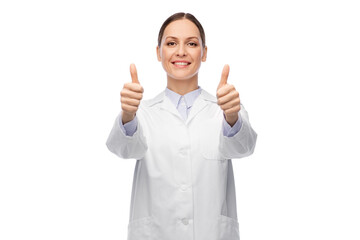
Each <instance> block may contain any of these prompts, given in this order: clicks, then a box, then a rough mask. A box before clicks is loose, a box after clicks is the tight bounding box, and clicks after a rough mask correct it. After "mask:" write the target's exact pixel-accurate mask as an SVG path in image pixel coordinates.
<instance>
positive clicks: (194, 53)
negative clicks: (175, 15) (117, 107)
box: [120, 19, 240, 126]
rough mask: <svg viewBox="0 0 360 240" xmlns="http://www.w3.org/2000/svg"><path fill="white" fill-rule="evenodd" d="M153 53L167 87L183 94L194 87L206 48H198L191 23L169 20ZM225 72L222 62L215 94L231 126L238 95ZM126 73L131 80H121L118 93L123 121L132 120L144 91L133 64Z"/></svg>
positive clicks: (236, 110)
mask: <svg viewBox="0 0 360 240" xmlns="http://www.w3.org/2000/svg"><path fill="white" fill-rule="evenodd" d="M156 54H157V58H158V60H159V61H160V62H161V63H162V66H163V68H164V70H165V72H166V74H167V87H168V88H169V89H170V90H172V91H174V92H176V93H178V94H180V95H185V94H186V93H189V92H191V91H193V90H196V89H197V88H198V73H199V69H200V66H201V62H205V61H206V57H207V47H206V46H205V47H202V40H201V37H200V32H199V30H198V28H197V27H196V25H195V24H194V23H192V22H191V21H189V20H187V19H181V20H176V21H174V22H172V23H170V24H169V25H168V26H167V27H166V29H165V31H164V35H163V38H162V41H161V44H160V47H159V46H157V47H156ZM176 61H185V62H188V63H190V64H189V65H187V66H186V67H181V66H177V65H175V64H174V62H176ZM229 71H230V68H229V65H225V66H224V69H223V72H222V74H221V79H220V83H219V85H218V88H217V92H216V96H217V99H218V102H217V103H218V105H219V106H220V108H221V109H222V110H223V111H224V115H225V119H226V121H227V122H228V123H229V125H230V126H233V125H234V124H235V123H236V121H237V120H238V112H239V111H240V98H239V93H238V91H236V89H235V87H234V86H233V85H231V84H228V83H227V79H228V77H229ZM130 75H131V79H132V82H131V83H125V84H124V87H123V89H122V91H121V92H120V95H121V108H122V122H123V124H125V123H127V122H129V121H131V120H133V119H134V117H135V115H136V111H137V110H138V107H139V105H140V101H141V99H142V97H143V92H144V89H143V88H142V86H141V85H140V82H139V80H138V77H137V70H136V67H135V65H134V64H131V65H130Z"/></svg>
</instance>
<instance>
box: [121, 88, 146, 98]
mask: <svg viewBox="0 0 360 240" xmlns="http://www.w3.org/2000/svg"><path fill="white" fill-rule="evenodd" d="M120 95H121V97H122V98H131V99H136V100H141V99H142V97H143V94H142V92H134V91H131V90H129V89H127V88H125V87H124V88H123V89H122V90H121V92H120Z"/></svg>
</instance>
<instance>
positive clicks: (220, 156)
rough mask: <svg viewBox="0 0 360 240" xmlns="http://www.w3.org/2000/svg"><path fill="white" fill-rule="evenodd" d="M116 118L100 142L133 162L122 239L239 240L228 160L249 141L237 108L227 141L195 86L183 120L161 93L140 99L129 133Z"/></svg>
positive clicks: (209, 101)
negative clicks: (194, 95) (237, 128)
mask: <svg viewBox="0 0 360 240" xmlns="http://www.w3.org/2000/svg"><path fill="white" fill-rule="evenodd" d="M120 115H121V114H119V115H118V116H117V118H116V120H115V124H114V126H113V128H112V130H111V132H110V135H109V137H108V140H107V143H106V144H107V147H108V148H109V150H110V151H111V152H113V153H115V154H116V155H117V156H119V157H120V158H124V159H128V158H133V159H137V161H136V166H135V172H134V179H133V187H132V196H131V206H130V218H129V224H128V240H145V239H146V240H239V223H238V221H237V209H236V196H235V185H234V175H233V168H232V163H231V158H242V157H246V156H248V155H250V154H252V153H253V151H254V148H255V142H256V137H257V134H256V133H255V132H254V130H253V129H252V128H251V126H250V123H249V119H248V115H247V112H246V110H245V109H244V106H243V105H241V110H240V112H239V117H241V119H242V126H241V129H240V131H239V132H238V133H237V134H236V135H234V136H233V137H225V136H223V133H222V121H223V118H224V116H223V111H222V110H221V108H220V107H219V106H218V104H217V99H216V97H214V96H212V95H211V94H209V93H208V92H206V91H205V90H203V89H202V92H201V94H200V95H199V97H198V98H197V99H196V100H195V102H194V104H193V106H192V108H191V111H190V113H189V116H188V118H187V120H186V121H184V120H183V118H182V117H181V115H180V114H179V112H178V110H177V109H176V107H175V106H174V104H173V103H172V102H171V100H170V99H169V98H168V97H166V96H165V91H164V92H162V93H160V94H159V95H157V96H156V97H155V98H153V99H151V100H143V101H142V102H141V104H140V106H139V109H138V111H137V113H136V115H137V117H138V126H137V131H136V132H135V134H134V135H133V136H126V135H125V134H124V133H123V131H122V130H121V128H120V125H119V118H121V116H120Z"/></svg>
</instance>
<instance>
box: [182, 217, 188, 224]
mask: <svg viewBox="0 0 360 240" xmlns="http://www.w3.org/2000/svg"><path fill="white" fill-rule="evenodd" d="M181 222H182V223H183V224H184V225H188V224H189V219H187V218H183V219H182V220H181Z"/></svg>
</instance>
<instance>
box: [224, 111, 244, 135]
mask: <svg viewBox="0 0 360 240" xmlns="http://www.w3.org/2000/svg"><path fill="white" fill-rule="evenodd" d="M238 116H239V117H238V120H237V121H236V123H235V124H234V126H232V127H231V126H230V125H229V123H228V122H227V121H226V120H225V116H224V119H223V135H224V136H225V137H232V136H234V135H235V134H237V133H238V132H239V131H240V129H241V126H242V119H241V115H240V114H238Z"/></svg>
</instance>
